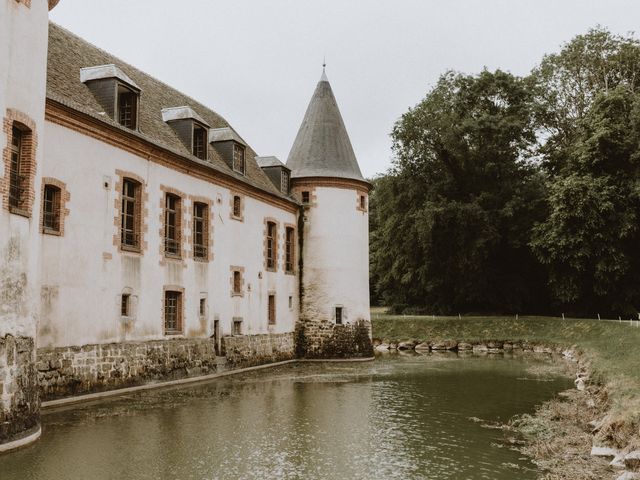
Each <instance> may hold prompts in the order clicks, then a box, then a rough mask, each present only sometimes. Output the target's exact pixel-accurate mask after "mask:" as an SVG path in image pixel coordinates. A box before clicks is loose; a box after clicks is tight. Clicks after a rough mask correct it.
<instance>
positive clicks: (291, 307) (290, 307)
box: [289, 295, 293, 310]
mask: <svg viewBox="0 0 640 480" xmlns="http://www.w3.org/2000/svg"><path fill="white" fill-rule="evenodd" d="M289 310H293V297H292V296H291V295H289Z"/></svg>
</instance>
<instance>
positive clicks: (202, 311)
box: [198, 298, 207, 317]
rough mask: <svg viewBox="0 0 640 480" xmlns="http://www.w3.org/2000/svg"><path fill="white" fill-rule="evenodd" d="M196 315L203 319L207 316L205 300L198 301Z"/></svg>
mask: <svg viewBox="0 0 640 480" xmlns="http://www.w3.org/2000/svg"><path fill="white" fill-rule="evenodd" d="M198 313H199V314H200V316H201V317H204V316H206V315H207V299H206V298H201V299H200V304H199V308H198Z"/></svg>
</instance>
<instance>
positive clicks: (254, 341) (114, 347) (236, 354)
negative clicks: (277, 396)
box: [36, 333, 295, 400]
mask: <svg viewBox="0 0 640 480" xmlns="http://www.w3.org/2000/svg"><path fill="white" fill-rule="evenodd" d="M222 349H223V351H225V353H226V358H225V357H219V356H217V355H216V349H215V341H214V340H213V339H196V338H175V339H170V340H153V341H143V342H123V343H110V344H97V345H84V346H81V347H61V348H40V349H38V354H37V362H36V369H37V374H38V383H39V384H40V395H41V399H42V400H52V399H56V398H62V397H68V396H74V395H82V394H87V393H94V392H101V391H106V390H113V389H118V388H124V387H131V386H137V385H142V384H145V383H152V382H159V381H166V380H177V379H181V378H190V377H198V376H202V375H207V374H210V373H215V372H217V371H219V370H220V369H221V368H224V369H225V370H228V369H236V368H242V367H247V366H252V365H259V364H265V363H272V362H277V361H281V360H289V359H292V358H294V356H295V349H294V335H293V333H282V334H263V335H241V336H233V337H223V338H222Z"/></svg>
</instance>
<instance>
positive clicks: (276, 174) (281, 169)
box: [256, 157, 291, 195]
mask: <svg viewBox="0 0 640 480" xmlns="http://www.w3.org/2000/svg"><path fill="white" fill-rule="evenodd" d="M256 162H257V163H258V166H259V167H260V168H261V169H262V171H263V172H264V173H266V174H267V177H269V180H271V183H273V184H274V185H275V187H276V188H277V189H278V190H280V192H282V193H283V194H285V195H289V184H290V180H291V170H289V169H288V168H287V166H286V165H285V164H284V163H282V162H281V161H280V160H279V159H278V157H256Z"/></svg>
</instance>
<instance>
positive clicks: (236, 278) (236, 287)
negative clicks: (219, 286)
mask: <svg viewBox="0 0 640 480" xmlns="http://www.w3.org/2000/svg"><path fill="white" fill-rule="evenodd" d="M233 294H234V295H242V272H240V270H234V271H233Z"/></svg>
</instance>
